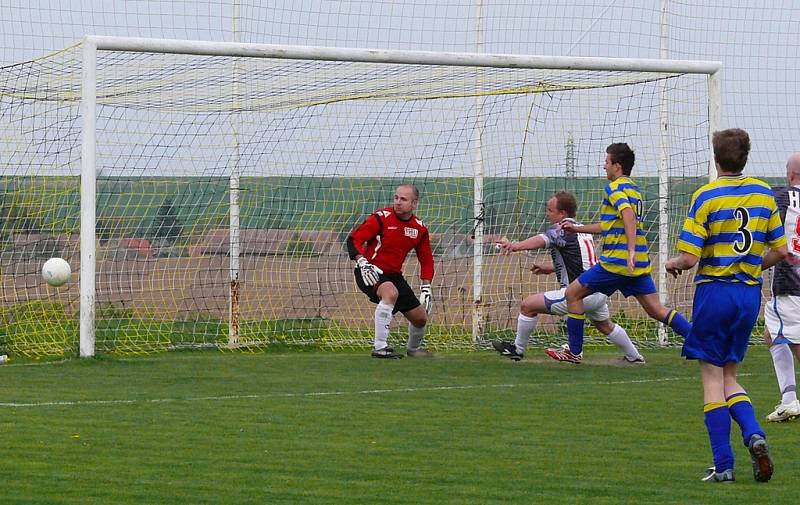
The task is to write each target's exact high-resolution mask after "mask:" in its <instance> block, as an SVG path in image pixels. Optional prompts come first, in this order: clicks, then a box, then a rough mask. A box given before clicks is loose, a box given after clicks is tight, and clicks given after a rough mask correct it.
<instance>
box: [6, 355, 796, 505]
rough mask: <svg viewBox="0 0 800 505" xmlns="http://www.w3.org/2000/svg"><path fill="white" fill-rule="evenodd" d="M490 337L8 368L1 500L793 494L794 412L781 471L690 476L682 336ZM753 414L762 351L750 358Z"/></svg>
mask: <svg viewBox="0 0 800 505" xmlns="http://www.w3.org/2000/svg"><path fill="white" fill-rule="evenodd" d="M539 353H540V351H539V350H534V351H533V352H532V353H530V356H529V358H528V359H526V360H525V361H523V362H520V363H512V362H509V361H506V360H504V359H501V358H499V357H498V356H496V355H495V354H493V353H489V352H471V353H458V354H445V355H443V356H441V357H440V358H439V359H433V360H410V359H404V360H401V361H382V360H381V361H379V360H374V359H370V358H369V357H368V355H367V353H365V352H357V353H356V352H353V353H317V352H308V353H285V354H283V353H262V354H240V353H219V352H216V351H209V352H186V353H166V354H160V355H155V356H151V357H147V358H137V359H133V360H121V359H98V360H89V361H82V360H81V361H77V360H70V361H66V362H51V363H40V362H12V364H10V365H8V366H4V367H2V368H0V384H2V385H3V389H4V390H5V391H6V393H5V394H4V395H3V400H2V403H0V430H2V433H3V434H4V445H5V448H4V451H3V464H2V465H0V480H1V481H2V482H3V491H2V496H3V498H2V502H3V503H7V504H23V503H37V504H45V503H53V504H55V503H62V504H67V503H84V504H85V503H98V504H99V503H103V504H107V503H115V504H126V503H172V504H177V503H192V504H200V503H214V504H219V503H237V504H240V503H270V504H279V503H349V504H354V503H431V504H433V503H435V504H443V503H454V504H455V503H458V504H464V503H592V504H596V503H615V504H616V503H651V504H653V503H732V502H734V501H735V502H736V503H757V502H759V503H771V502H773V503H779V502H783V501H786V500H788V499H790V498H793V497H794V496H795V495H796V491H795V484H796V475H798V473H800V457H798V456H800V454H798V449H797V444H796V440H797V432H798V429H800V424H797V423H784V424H777V425H776V424H769V425H766V426H765V429H766V430H767V435H768V437H769V440H770V442H771V444H772V446H773V454H774V459H775V464H776V474H775V477H774V479H773V481H772V482H770V483H769V484H766V485H757V484H755V483H754V482H753V481H752V474H751V471H750V465H749V459H748V457H747V453H746V450H745V449H744V447H743V446H741V444H740V442H739V441H738V430H735V434H734V435H735V436H734V441H735V446H734V447H735V451H736V456H737V461H738V473H737V477H738V481H737V482H736V483H735V484H734V485H731V486H717V485H708V484H704V483H701V482H700V481H699V477H700V476H701V473H702V470H703V468H704V467H705V466H706V465H707V464H709V463H710V461H709V456H710V455H709V450H708V441H707V438H706V434H705V428H704V426H703V420H702V414H701V403H702V397H701V390H700V385H699V377H698V370H697V366H696V364H694V363H690V362H686V361H684V360H682V359H680V358H679V357H678V351H677V350H676V349H668V350H649V351H648V353H647V357H648V361H649V363H648V366H646V367H637V368H631V367H619V366H616V365H615V364H614V360H615V358H616V355H615V354H614V353H613V352H611V351H610V350H608V349H607V348H591V349H589V350H588V351H587V362H586V363H584V364H583V365H580V366H571V365H570V366H566V365H561V364H558V363H554V362H545V361H544V359H545V358H544V357H541V358H540V357H539V356H540V354H539ZM541 356H543V355H541ZM743 373H744V375H745V376H744V377H743V380H742V382H743V383H744V384H745V385H746V387H748V389H749V392H750V394H751V396H752V397H753V399H754V403H755V406H756V409H757V413H758V415H759V417H763V416H764V415H766V414H767V413H768V412H769V411H770V410H771V409H772V407H773V405H774V402H775V401H776V400H777V399H778V393H777V387H776V385H775V379H774V374H773V371H772V366H771V363H770V361H769V354H768V353H767V352H766V350H765V349H764V348H763V347H761V346H758V347H754V348H753V349H751V351H750V354H749V355H748V359H747V361H746V362H745V364H744V366H743Z"/></svg>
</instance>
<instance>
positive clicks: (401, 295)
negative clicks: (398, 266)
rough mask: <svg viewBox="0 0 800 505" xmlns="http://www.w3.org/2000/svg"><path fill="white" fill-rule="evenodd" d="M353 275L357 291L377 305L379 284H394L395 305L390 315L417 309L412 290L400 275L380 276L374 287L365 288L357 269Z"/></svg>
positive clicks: (415, 296)
mask: <svg viewBox="0 0 800 505" xmlns="http://www.w3.org/2000/svg"><path fill="white" fill-rule="evenodd" d="M353 275H354V277H355V278H356V285H357V286H358V289H360V290H361V292H362V293H364V294H365V295H367V296H368V297H369V301H371V302H372V303H379V302H380V301H381V299H380V298H379V297H378V294H377V293H376V292H375V291H376V290H377V288H378V286H379V285H380V284H381V283H383V282H391V283H392V284H394V287H396V288H397V303H395V304H394V310H392V314H396V313H398V312H400V313H403V314H404V313H406V312H408V311H409V310H411V309H416V308H417V307H419V300H418V299H417V295H416V294H414V290H413V289H411V286H409V285H408V283H407V282H406V280H405V279H404V278H403V276H402V274H381V275H380V277H378V284H376V285H375V286H367V285H366V284H364V279H362V278H361V272H359V269H358V267H356V269H355V270H353Z"/></svg>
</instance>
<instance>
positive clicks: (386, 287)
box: [377, 282, 400, 305]
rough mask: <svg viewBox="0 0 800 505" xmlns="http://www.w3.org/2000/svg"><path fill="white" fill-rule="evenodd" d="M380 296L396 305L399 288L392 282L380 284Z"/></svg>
mask: <svg viewBox="0 0 800 505" xmlns="http://www.w3.org/2000/svg"><path fill="white" fill-rule="evenodd" d="M377 293H378V297H379V298H380V299H381V300H383V301H385V302H388V303H391V304H392V305H394V304H395V303H396V302H397V298H398V297H399V296H400V294H399V293H398V292H397V288H396V287H395V285H394V284H392V283H391V282H384V283H382V284H381V285H380V286H378V291H377Z"/></svg>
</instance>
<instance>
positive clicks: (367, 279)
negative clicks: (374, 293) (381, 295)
mask: <svg viewBox="0 0 800 505" xmlns="http://www.w3.org/2000/svg"><path fill="white" fill-rule="evenodd" d="M356 263H357V264H358V269H359V271H360V272H361V280H363V281H364V284H366V285H367V286H374V285H375V284H377V283H378V277H379V276H380V275H381V274H382V273H383V270H381V269H380V268H378V267H376V266H375V265H373V264H372V263H370V262H369V261H367V258H365V257H363V256H362V257H360V258H358V261H357V262H356Z"/></svg>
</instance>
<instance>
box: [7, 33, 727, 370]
mask: <svg viewBox="0 0 800 505" xmlns="http://www.w3.org/2000/svg"><path fill="white" fill-rule="evenodd" d="M719 69H720V65H719V64H718V63H715V62H701V61H676V60H635V59H608V58H567V57H544V56H519V55H489V54H461V53H434V52H419V51H390V50H368V49H334V48H319V47H299V46H275V45H259V44H238V43H211V42H195V41H177V40H150V39H134V38H115V37H94V36H90V37H86V38H85V39H84V40H83V41H82V42H81V43H80V44H77V45H76V46H73V47H70V48H67V49H65V50H63V51H60V52H58V53H55V54H52V55H48V56H46V57H43V58H40V59H38V60H35V61H31V62H25V63H21V64H19V65H14V66H11V67H6V68H4V69H3V70H2V73H0V83H1V84H2V86H3V90H4V92H3V93H2V95H0V111H2V115H1V116H0V117H1V118H2V120H0V138H1V139H2V140H0V142H2V145H3V148H4V149H3V151H4V154H5V156H4V166H3V168H2V170H3V172H4V173H3V175H4V177H3V178H2V188H1V189H2V209H3V234H2V240H3V242H2V251H0V268H1V269H2V275H3V276H2V287H3V304H2V311H3V312H2V315H3V318H2V325H3V327H2V330H3V335H4V337H2V338H4V339H5V342H3V343H4V345H5V346H6V347H7V348H8V350H9V351H10V352H12V353H22V354H28V355H35V354H74V353H77V352H79V353H80V355H81V356H92V355H94V354H95V353H98V352H99V353H106V352H110V353H137V352H152V351H158V350H166V349H178V348H184V347H219V348H237V347H239V348H263V347H266V346H281V345H306V344H313V345H319V346H323V347H334V348H338V347H346V346H353V347H358V346H364V345H369V343H370V342H371V339H372V314H373V307H372V306H371V304H370V303H369V302H368V300H367V299H366V298H365V297H364V296H363V295H362V294H361V293H360V292H358V291H357V288H356V286H355V283H354V281H353V274H352V268H353V264H352V262H351V261H350V260H349V259H348V257H347V253H346V249H345V247H344V241H345V238H346V236H347V234H348V233H349V231H350V230H351V229H352V228H353V227H354V226H356V225H357V224H358V223H360V222H361V220H363V219H364V218H365V217H366V216H367V215H369V213H371V212H373V211H374V210H376V209H379V208H381V207H385V206H389V205H391V202H392V196H393V191H394V188H395V187H396V186H397V185H398V184H399V183H401V182H402V183H406V182H408V183H413V184H416V185H417V186H418V187H419V189H420V192H421V200H420V204H419V207H418V209H417V214H418V215H419V217H420V218H421V219H422V220H423V221H424V222H425V223H426V224H427V225H428V226H429V228H430V230H431V235H432V242H433V247H434V254H435V259H436V270H437V274H436V277H435V279H434V282H433V286H434V297H435V309H434V313H433V316H432V318H431V323H430V326H429V330H428V334H427V337H426V338H427V340H428V345H429V346H431V347H433V348H449V347H452V348H458V347H473V346H475V345H476V344H477V345H480V344H481V343H482V342H485V341H486V340H487V339H489V338H494V337H496V336H497V335H505V334H511V332H513V330H514V325H515V321H516V316H517V313H518V304H519V301H520V300H521V298H522V297H523V296H524V295H526V294H528V293H533V292H538V291H543V290H548V289H554V288H556V287H557V286H556V283H555V279H554V278H552V276H549V277H548V276H536V275H533V274H532V273H531V272H530V271H529V269H530V266H531V264H532V263H546V262H548V258H547V256H546V254H545V253H542V254H536V255H533V256H526V255H512V256H500V255H498V254H497V253H496V252H495V250H494V248H493V247H492V242H493V241H494V240H496V239H497V238H499V237H501V236H505V237H509V238H512V239H523V238H526V237H527V236H530V235H533V234H535V233H538V232H540V231H542V230H544V229H545V228H546V227H547V225H548V223H547V221H546V219H545V213H544V206H545V203H546V201H547V199H548V198H549V196H550V195H552V194H553V193H555V192H557V191H562V190H566V191H572V192H574V193H575V194H576V196H577V198H578V202H579V210H578V217H579V218H580V219H581V220H582V221H584V222H593V221H594V220H596V219H597V218H598V207H599V204H600V200H601V193H602V187H603V184H604V181H605V179H604V173H603V170H602V164H603V159H604V157H605V147H606V146H607V145H608V144H609V143H612V142H628V143H629V144H630V145H631V146H632V147H633V149H634V150H635V151H636V157H637V163H636V167H635V168H634V173H633V177H634V178H635V179H636V180H637V182H638V183H639V184H640V186H641V187H642V189H643V192H644V196H645V199H646V206H645V209H644V210H645V222H646V223H647V227H648V239H649V241H650V244H651V257H652V258H653V260H654V268H655V269H656V270H655V272H658V273H657V274H654V277H655V278H656V280H657V283H658V284H659V288H660V291H661V295H662V297H663V298H664V300H665V302H667V303H669V304H671V305H673V306H676V307H677V308H679V309H682V310H684V311H686V310H687V305H688V304H689V303H690V302H689V300H690V299H691V289H692V288H691V284H690V280H689V279H687V278H686V277H685V276H684V278H682V279H679V280H678V281H673V280H671V279H669V280H668V279H667V278H666V276H665V275H664V274H663V273H661V271H662V269H661V268H660V265H661V264H663V261H664V260H665V258H666V257H667V256H668V254H669V253H670V251H671V250H672V248H673V247H674V243H675V236H676V233H677V230H678V229H679V228H680V225H681V221H682V216H683V214H684V212H685V208H686V205H687V203H688V200H689V197H690V195H691V192H692V191H693V190H694V189H695V188H696V187H697V186H698V185H699V184H700V183H701V182H703V181H704V180H706V179H707V178H708V177H709V173H710V172H711V173H713V170H712V165H713V162H712V157H711V155H710V132H711V131H712V130H714V129H716V128H718V123H719V114H720V106H719V83H718V82H719V81H718V79H717V76H716V73H717V71H718V70H719ZM53 256H60V257H64V258H65V259H67V260H68V261H69V262H70V264H71V265H72V270H73V272H75V274H73V279H72V280H71V281H70V282H69V283H67V284H66V285H65V286H62V287H59V288H55V287H51V286H48V285H46V284H45V283H44V282H42V281H41V279H40V276H39V275H38V272H39V270H40V268H41V264H42V263H43V262H44V260H46V259H47V258H49V257H53ZM406 274H407V276H408V278H409V280H410V281H411V284H412V286H413V287H415V288H416V287H418V279H417V274H418V268H417V265H416V260H415V258H414V257H413V255H412V256H411V257H409V259H408V260H407V262H406ZM612 314H613V317H614V318H615V319H617V320H618V322H620V324H623V325H624V326H626V327H627V329H628V332H629V333H630V334H631V336H632V337H634V338H636V339H638V340H639V341H640V342H643V343H645V344H646V343H652V344H656V343H658V342H662V343H663V342H664V341H665V339H666V334H665V333H664V331H663V329H660V328H658V327H657V325H655V324H653V323H652V322H650V321H648V320H647V318H646V316H645V315H644V314H643V313H641V311H640V310H639V309H638V308H637V307H636V306H635V303H634V304H631V303H628V302H627V301H625V300H624V299H622V298H614V299H613V300H612ZM393 324H394V325H395V326H394V327H393V330H392V333H393V337H392V338H393V339H394V338H405V337H404V335H405V329H404V327H403V325H402V324H401V320H400V318H399V317H398V318H397V319H396V320H395V322H394V323H393ZM659 335H661V336H660V337H659ZM534 337H535V339H537V342H539V343H557V342H561V341H562V339H563V333H562V329H561V326H560V321H559V320H558V319H556V318H551V319H547V320H545V321H543V323H542V324H540V326H539V333H537V334H536V335H535V336H534Z"/></svg>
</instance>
